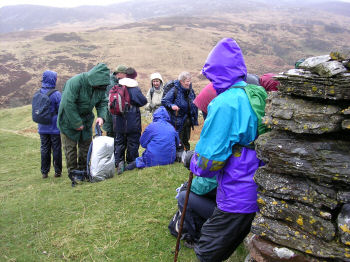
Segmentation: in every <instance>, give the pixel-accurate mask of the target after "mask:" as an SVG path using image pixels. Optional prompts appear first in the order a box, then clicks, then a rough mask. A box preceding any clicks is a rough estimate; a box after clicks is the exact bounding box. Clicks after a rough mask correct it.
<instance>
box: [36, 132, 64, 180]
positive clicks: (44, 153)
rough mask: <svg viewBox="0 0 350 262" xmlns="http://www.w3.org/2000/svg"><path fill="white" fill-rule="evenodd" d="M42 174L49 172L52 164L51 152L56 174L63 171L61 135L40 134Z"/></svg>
mask: <svg viewBox="0 0 350 262" xmlns="http://www.w3.org/2000/svg"><path fill="white" fill-rule="evenodd" d="M40 142H41V145H40V153H41V174H48V173H49V172H50V166H51V152H52V159H53V167H54V169H55V173H56V174H61V173H62V145H61V137H60V135H51V134H40Z"/></svg>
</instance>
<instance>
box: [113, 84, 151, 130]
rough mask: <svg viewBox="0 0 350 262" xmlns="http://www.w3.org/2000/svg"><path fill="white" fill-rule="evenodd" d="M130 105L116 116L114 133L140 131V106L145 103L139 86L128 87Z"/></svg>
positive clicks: (145, 100)
mask: <svg viewBox="0 0 350 262" xmlns="http://www.w3.org/2000/svg"><path fill="white" fill-rule="evenodd" d="M128 92H129V95H130V104H131V107H130V108H129V109H128V110H127V111H126V112H125V113H124V115H121V116H120V115H117V116H116V127H115V128H116V133H123V134H125V133H141V113H140V107H142V106H144V105H145V104H147V99H146V97H145V96H144V95H143V94H142V92H141V90H140V88H139V87H128Z"/></svg>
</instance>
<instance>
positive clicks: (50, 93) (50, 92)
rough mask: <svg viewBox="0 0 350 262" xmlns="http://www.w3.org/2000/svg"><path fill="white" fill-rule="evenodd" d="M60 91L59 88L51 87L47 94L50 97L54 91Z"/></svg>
mask: <svg viewBox="0 0 350 262" xmlns="http://www.w3.org/2000/svg"><path fill="white" fill-rule="evenodd" d="M56 91H58V90H57V89H51V90H50V91H49V92H47V93H46V95H47V96H48V97H50V95H52V94H53V93H54V92H56Z"/></svg>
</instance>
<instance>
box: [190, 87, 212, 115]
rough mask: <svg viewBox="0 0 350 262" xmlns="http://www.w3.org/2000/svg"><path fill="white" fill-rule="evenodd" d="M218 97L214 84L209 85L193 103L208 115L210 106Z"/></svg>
mask: <svg viewBox="0 0 350 262" xmlns="http://www.w3.org/2000/svg"><path fill="white" fill-rule="evenodd" d="M215 97H216V91H215V89H214V87H213V83H209V84H208V85H207V86H206V87H204V88H203V89H202V91H200V93H199V95H198V96H197V97H196V98H195V99H194V101H193V103H194V104H195V105H196V106H197V107H198V108H199V109H200V110H202V111H203V112H204V113H208V109H207V108H208V105H209V103H210V102H211V100H213V99H214V98H215Z"/></svg>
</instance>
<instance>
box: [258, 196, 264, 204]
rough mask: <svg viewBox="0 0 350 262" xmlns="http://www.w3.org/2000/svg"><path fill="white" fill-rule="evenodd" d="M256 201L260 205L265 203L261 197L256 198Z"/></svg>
mask: <svg viewBox="0 0 350 262" xmlns="http://www.w3.org/2000/svg"><path fill="white" fill-rule="evenodd" d="M258 203H259V204H261V205H266V203H265V201H264V200H263V199H262V198H260V197H259V198H258Z"/></svg>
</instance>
